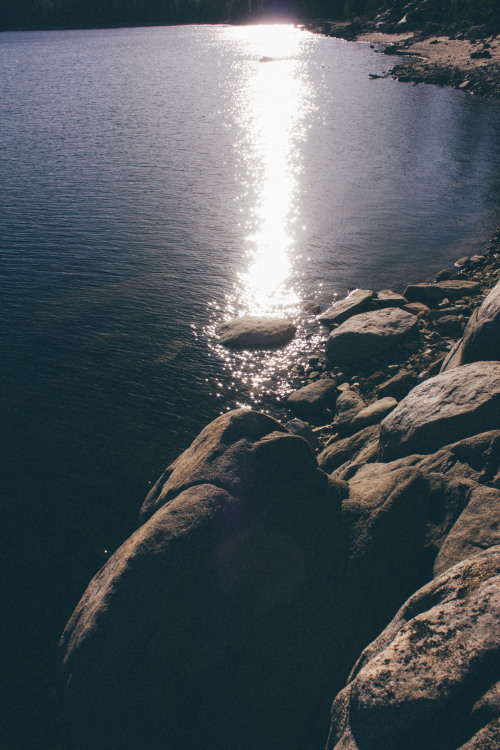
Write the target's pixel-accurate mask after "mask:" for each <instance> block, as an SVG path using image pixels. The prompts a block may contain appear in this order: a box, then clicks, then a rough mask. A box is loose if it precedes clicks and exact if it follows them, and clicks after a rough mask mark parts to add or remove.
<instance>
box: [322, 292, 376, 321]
mask: <svg viewBox="0 0 500 750" xmlns="http://www.w3.org/2000/svg"><path fill="white" fill-rule="evenodd" d="M372 297H373V292H372V291H371V290H370V289H355V290H354V291H353V292H351V293H350V294H349V295H348V296H347V297H346V298H345V299H341V300H339V301H338V302H335V303H334V304H333V305H332V306H331V307H330V308H328V310H326V312H324V313H323V314H322V315H320V316H319V317H318V320H319V321H320V322H321V323H323V324H324V325H326V326H332V325H334V324H335V325H336V324H339V323H343V322H344V321H345V320H347V319H348V318H350V317H351V316H352V315H357V314H358V313H361V312H363V311H364V310H366V309H367V308H368V305H369V303H370V300H371V299H372Z"/></svg>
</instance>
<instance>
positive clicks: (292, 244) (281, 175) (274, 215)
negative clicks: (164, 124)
mask: <svg viewBox="0 0 500 750" xmlns="http://www.w3.org/2000/svg"><path fill="white" fill-rule="evenodd" d="M228 35H229V36H230V37H231V39H232V40H233V41H236V42H237V43H238V44H240V45H241V46H242V48H243V49H244V51H245V57H246V60H245V76H244V77H243V80H242V85H241V88H240V89H239V91H237V92H235V100H234V104H233V108H232V116H234V118H235V120H236V122H237V123H238V125H239V127H240V132H241V138H240V139H239V141H238V149H239V153H240V165H241V171H240V175H239V178H240V186H241V195H242V196H244V197H245V215H244V216H243V217H242V222H243V226H244V229H245V239H246V245H245V247H244V248H243V249H242V250H243V261H244V262H243V269H242V271H241V272H240V273H239V274H238V275H237V277H236V286H235V289H234V291H233V292H232V293H231V294H230V295H228V298H227V301H226V307H225V309H223V310H220V309H219V310H217V314H218V317H219V322H220V319H221V317H222V318H230V317H233V316H234V315H264V316H265V315H276V316H279V317H285V316H292V317H293V318H294V319H295V321H296V322H298V321H297V319H298V317H300V316H299V306H298V304H299V301H300V298H299V292H298V284H297V281H298V271H297V268H296V261H297V259H298V257H299V255H300V253H301V252H302V251H303V248H302V247H301V244H300V237H301V233H302V232H303V230H304V228H303V227H302V226H298V225H297V223H296V218H297V213H298V212H297V208H298V202H299V200H300V193H299V176H300V172H301V166H302V145H303V143H304V141H305V138H306V136H307V115H308V114H309V113H310V112H311V111H312V109H313V95H312V90H311V87H310V84H309V82H308V80H307V75H306V72H305V69H304V67H303V66H304V62H303V59H302V57H303V56H302V54H301V53H302V45H303V43H304V34H303V32H301V31H300V30H299V29H295V28H293V27H292V26H285V25H279V26H275V25H273V26H260V27H246V28H233V29H229V30H228ZM249 196H253V200H248V197H249ZM216 322H217V321H215V323H216ZM211 334H212V336H214V335H215V324H214V326H213V328H212V331H211ZM212 340H214V339H213V338H212ZM215 341H216V336H215ZM215 346H216V349H217V353H218V355H219V356H220V357H222V359H223V360H224V362H225V365H226V367H227V368H228V369H229V370H230V371H231V372H232V375H233V383H232V386H233V387H234V388H235V390H236V391H237V390H238V389H239V388H241V387H242V386H243V387H244V390H245V391H246V393H247V394H248V393H249V394H250V398H251V400H252V401H254V402H255V403H259V402H260V400H261V399H262V396H263V395H265V394H266V393H268V394H271V393H274V394H279V393H280V391H283V392H285V391H286V389H287V388H288V387H289V386H288V385H287V375H289V366H290V360H291V359H292V360H293V359H297V358H298V357H299V354H300V350H301V348H303V346H304V340H303V338H302V337H301V335H300V334H299V335H298V336H297V338H296V339H295V341H294V342H292V343H291V344H289V345H288V346H287V347H286V353H284V351H283V350H277V351H274V352H228V351H227V350H224V349H223V348H222V347H220V346H217V345H215ZM241 405H244V402H242V404H241Z"/></svg>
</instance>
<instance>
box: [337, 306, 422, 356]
mask: <svg viewBox="0 0 500 750" xmlns="http://www.w3.org/2000/svg"><path fill="white" fill-rule="evenodd" d="M417 323H418V319H417V317H416V316H415V315H412V314H411V313H408V312H406V311H404V310H400V309H399V308H397V307H388V308H383V309H382V310H375V311H373V312H366V313H360V314H359V315H354V317H352V318H349V319H348V320H346V321H345V323H342V324H341V325H340V326H339V327H338V328H336V329H335V330H333V331H331V333H330V335H329V336H328V339H327V342H326V355H327V357H328V359H329V360H330V361H331V362H332V363H333V364H336V365H350V364H354V363H356V362H360V361H362V360H364V359H369V358H370V357H374V356H377V355H379V354H380V353H381V352H383V351H385V350H387V349H390V348H391V347H392V346H394V345H395V344H397V343H399V342H400V341H402V340H403V339H404V338H405V337H407V336H409V335H410V334H411V333H413V332H414V331H415V330H416V327H417Z"/></svg>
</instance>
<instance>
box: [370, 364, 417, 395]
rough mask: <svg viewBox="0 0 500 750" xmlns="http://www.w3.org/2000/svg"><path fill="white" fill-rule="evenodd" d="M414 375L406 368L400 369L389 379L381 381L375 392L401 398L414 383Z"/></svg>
mask: <svg viewBox="0 0 500 750" xmlns="http://www.w3.org/2000/svg"><path fill="white" fill-rule="evenodd" d="M415 380H416V378H415V375H414V374H413V373H411V372H409V371H408V370H401V372H399V373H398V374H397V375H395V376H394V377H393V378H391V379H390V380H387V381H386V382H385V383H381V385H379V386H378V388H377V392H378V394H379V396H382V397H384V396H393V397H395V398H402V397H403V396H406V394H407V393H408V391H409V390H410V389H411V388H413V386H414V385H415Z"/></svg>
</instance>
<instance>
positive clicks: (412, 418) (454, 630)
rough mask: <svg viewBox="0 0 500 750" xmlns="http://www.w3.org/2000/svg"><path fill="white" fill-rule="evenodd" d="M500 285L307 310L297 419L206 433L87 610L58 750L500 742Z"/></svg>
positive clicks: (496, 253)
mask: <svg viewBox="0 0 500 750" xmlns="http://www.w3.org/2000/svg"><path fill="white" fill-rule="evenodd" d="M499 273H500V233H498V234H497V235H496V236H495V238H494V239H493V240H492V242H491V244H490V246H489V247H488V248H486V249H485V252H484V253H482V254H481V255H474V256H472V257H469V258H461V259H459V260H458V261H457V263H456V264H455V266H454V267H453V268H449V269H443V271H442V272H441V273H439V274H438V276H437V278H436V281H435V282H433V283H430V284H414V285H410V286H408V287H407V289H406V290H405V292H404V294H403V295H399V294H395V293H394V292H392V291H391V290H383V291H378V292H374V291H373V290H355V291H354V292H353V293H351V295H349V297H347V298H346V299H345V300H338V301H336V302H335V303H334V304H333V305H332V306H331V307H330V308H329V309H328V310H325V311H323V312H321V311H319V310H317V309H315V308H314V304H312V303H311V301H309V303H308V305H307V306H308V309H309V310H311V311H314V312H315V313H316V314H317V316H318V321H319V322H318V325H322V326H324V330H325V347H324V349H323V348H322V349H321V351H319V350H318V351H315V352H311V357H310V359H309V367H308V368H307V369H306V370H304V371H302V372H300V371H297V373H296V386H297V387H296V388H295V389H294V391H293V393H291V394H290V396H289V398H288V403H287V406H288V409H289V416H290V419H289V420H288V421H286V422H285V423H283V424H282V423H280V422H278V421H277V420H275V419H273V418H272V417H270V416H267V415H265V414H262V413H259V412H257V411H252V410H246V409H238V410H236V411H231V412H228V413H226V414H224V415H222V416H220V417H219V418H217V419H216V420H215V421H214V422H212V423H211V424H209V425H208V426H207V427H206V428H205V429H204V430H203V431H202V432H201V433H200V435H198V437H197V438H196V439H195V440H194V442H193V443H192V445H191V446H190V447H189V448H188V449H187V450H186V451H184V453H182V454H181V455H180V456H179V457H178V458H177V459H176V460H175V461H174V462H173V464H171V466H169V467H168V468H167V469H166V470H165V472H164V473H163V475H162V476H161V477H160V478H159V479H158V481H157V483H156V484H155V486H154V487H153V488H152V490H151V491H150V493H149V494H148V496H147V497H146V499H145V501H144V504H143V506H142V509H141V519H140V525H139V527H138V529H137V531H136V532H135V533H134V534H132V536H131V537H130V538H129V539H128V540H127V541H126V542H125V543H124V544H123V545H122V546H121V547H120V548H119V549H118V550H117V551H116V552H115V554H114V555H113V556H112V557H111V558H110V559H109V561H108V562H107V563H106V565H105V566H104V567H103V568H102V569H101V570H100V571H99V573H98V574H97V575H96V576H95V577H94V579H93V580H92V581H91V583H90V584H89V586H88V588H87V591H86V592H85V594H84V595H83V597H82V599H81V601H80V603H79V604H78V606H77V608H76V609H75V612H74V613H73V616H72V618H71V619H70V621H69V623H68V625H67V627H66V629H65V632H64V634H63V637H62V640H61V649H62V654H63V691H62V692H63V696H64V699H63V734H64V744H63V746H64V747H65V748H68V750H76V749H80V748H81V749H82V750H83V748H85V750H103V748H106V749H107V750H115V748H116V750H118V748H120V750H126V749H127V748H130V750H132V748H134V750H135V749H136V748H138V747H147V748H149V749H152V750H155V749H157V750H160V748H161V749H162V750H164V748H165V747H175V748H176V749H177V750H192V748H194V747H201V746H203V747H209V748H217V750H236V748H237V749H238V750H246V749H248V750H250V748H252V750H255V748H258V749H259V750H281V749H282V750H285V748H286V750H293V749H294V748H295V749H296V750H314V749H318V748H324V747H325V745H326V747H327V750H382V749H383V750H401V748H405V749H409V750H422V748H426V749H427V748H432V749H433V750H459V748H460V749H461V750H492V749H493V748H497V747H499V746H500V701H499V685H500V636H499V631H498V621H499V620H498V618H499V615H500V525H499V522H500V429H499V427H500V283H499V282H498V278H499ZM246 324H247V325H250V324H252V325H255V320H252V321H248V320H247V321H246ZM275 324H276V321H273V326H274V325H275ZM285 329H286V330H287V331H288V333H287V336H289V335H291V332H290V328H289V325H288V323H287V324H286V325H285ZM259 332H260V333H262V330H261V324H260V323H259ZM230 340H231V345H234V338H231V339H230ZM245 341H247V342H248V339H245ZM282 343H283V344H284V343H285V342H284V341H283V342H282ZM243 345H248V343H247V344H243ZM251 345H252V346H254V347H255V346H258V345H259V344H258V341H255V340H254V339H251Z"/></svg>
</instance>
